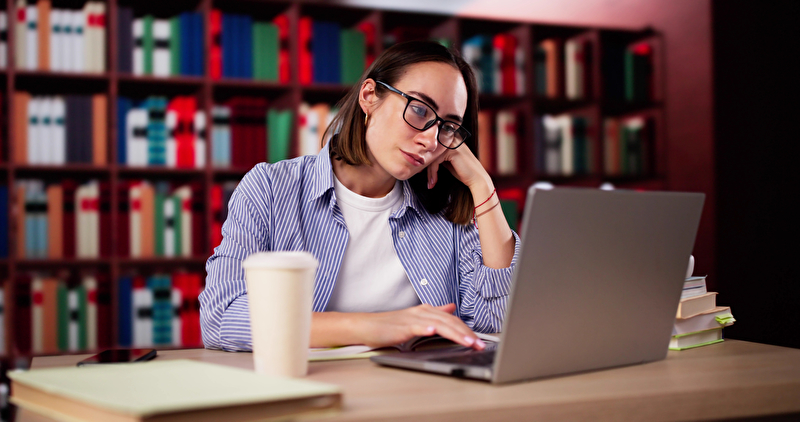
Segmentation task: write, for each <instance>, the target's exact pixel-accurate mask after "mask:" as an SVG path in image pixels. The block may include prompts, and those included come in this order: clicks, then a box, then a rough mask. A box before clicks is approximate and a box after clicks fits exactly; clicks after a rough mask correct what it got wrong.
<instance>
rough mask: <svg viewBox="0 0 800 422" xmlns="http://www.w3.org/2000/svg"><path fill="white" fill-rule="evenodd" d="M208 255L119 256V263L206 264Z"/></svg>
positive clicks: (129, 265)
mask: <svg viewBox="0 0 800 422" xmlns="http://www.w3.org/2000/svg"><path fill="white" fill-rule="evenodd" d="M206 260H208V257H207V256H195V257H190V258H185V257H149V258H119V259H118V263H119V265H120V266H123V267H127V268H130V267H154V269H156V270H157V269H158V267H180V266H201V265H205V263H206Z"/></svg>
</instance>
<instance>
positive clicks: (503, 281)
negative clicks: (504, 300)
mask: <svg viewBox="0 0 800 422" xmlns="http://www.w3.org/2000/svg"><path fill="white" fill-rule="evenodd" d="M511 234H513V235H514V257H513V258H512V259H511V265H510V266H508V267H506V268H490V267H487V266H485V265H483V262H480V263H479V267H478V280H479V283H480V285H479V286H478V291H479V292H480V295H481V297H484V298H487V299H489V298H498V297H505V296H508V295H509V293H511V278H512V276H513V274H514V269H515V268H516V266H517V258H518V257H519V252H520V240H519V236H518V235H517V233H516V232H514V231H513V230H512V231H511ZM481 261H482V258H481Z"/></svg>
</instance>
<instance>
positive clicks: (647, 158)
mask: <svg viewBox="0 0 800 422" xmlns="http://www.w3.org/2000/svg"><path fill="white" fill-rule="evenodd" d="M604 123H605V127H604V130H603V136H604V139H603V148H604V150H605V161H604V167H605V169H604V170H605V173H606V174H608V175H641V174H646V173H648V172H651V171H652V170H653V148H654V142H655V121H654V120H653V119H652V118H649V117H646V116H632V117H626V118H613V117H608V118H606V119H605V122H604Z"/></svg>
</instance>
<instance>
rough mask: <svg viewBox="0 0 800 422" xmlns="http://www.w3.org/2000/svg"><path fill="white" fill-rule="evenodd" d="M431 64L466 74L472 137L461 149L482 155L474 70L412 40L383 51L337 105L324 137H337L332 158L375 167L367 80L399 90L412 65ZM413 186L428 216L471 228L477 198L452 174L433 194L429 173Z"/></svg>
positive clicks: (442, 176)
mask: <svg viewBox="0 0 800 422" xmlns="http://www.w3.org/2000/svg"><path fill="white" fill-rule="evenodd" d="M426 62H438V63H446V64H449V65H451V66H453V68H455V69H458V71H460V72H461V76H463V78H464V82H465V83H466V85H467V110H466V111H465V112H464V118H463V121H462V122H461V124H462V126H464V127H465V128H466V129H467V130H469V132H470V133H471V134H472V135H471V136H470V137H469V138H467V140H466V142H465V143H464V145H462V146H460V147H459V148H469V149H470V150H472V152H473V154H475V155H476V156H477V155H478V136H477V133H478V85H477V82H476V81H475V75H474V74H473V73H472V69H470V67H469V64H467V62H466V61H464V59H462V58H461V56H460V55H459V54H458V52H456V51H453V50H450V49H448V48H446V47H444V46H442V45H441V44H438V43H436V42H432V41H410V42H405V43H399V44H395V45H394V46H392V47H390V48H389V49H387V50H386V51H384V52H383V54H381V55H380V56H379V57H378V58H377V59H375V61H374V62H373V63H372V65H371V66H370V67H369V68H368V69H367V70H366V71H365V72H364V75H363V76H362V77H361V83H359V84H356V85H354V86H353V87H352V88H351V89H350V91H349V92H348V93H347V95H345V97H344V98H342V99H341V100H340V101H339V103H338V104H337V105H336V106H337V107H338V108H339V113H338V114H337V115H336V117H335V118H334V119H333V121H332V122H331V124H330V125H329V126H328V128H327V129H326V130H325V135H324V136H323V137H322V139H327V138H328V136H329V135H332V134H333V133H334V132H336V135H335V136H333V137H332V139H331V145H330V153H331V157H333V158H334V159H337V160H342V161H344V162H345V163H347V164H349V165H352V166H358V165H370V164H371V163H370V161H369V158H368V155H367V142H366V133H367V131H366V127H365V125H364V118H365V115H364V111H363V110H362V109H361V106H360V105H359V102H358V97H359V91H360V90H361V86H362V83H363V81H365V80H366V79H369V78H371V79H373V80H375V81H381V82H385V83H387V84H389V85H394V84H395V83H396V82H397V81H398V80H399V79H400V77H401V75H403V72H404V71H405V70H406V69H407V68H408V67H409V66H411V65H414V64H417V63H426ZM375 92H376V94H377V95H378V97H379V98H381V97H383V96H384V95H386V94H387V93H388V90H387V89H386V88H385V87H384V86H383V85H381V84H375ZM397 118H398V119H399V118H401V116H397ZM409 183H410V184H411V188H412V189H413V190H414V193H415V194H416V195H417V198H419V200H420V202H422V204H423V205H424V206H425V209H426V210H427V211H428V212H429V213H431V214H436V213H438V212H440V211H442V210H445V217H446V218H447V219H448V220H450V221H452V222H454V223H457V224H468V223H469V221H470V219H471V218H472V212H473V202H472V195H471V194H470V191H469V189H468V188H467V186H466V185H464V184H463V183H461V182H460V181H459V180H458V179H456V178H455V177H454V176H453V175H452V173H450V171H448V170H447V169H444V168H443V167H439V178H438V181H437V183H436V186H434V188H433V189H428V181H427V176H426V172H425V171H422V172H420V173H418V174H416V175H414V176H412V177H411V179H410V180H409Z"/></svg>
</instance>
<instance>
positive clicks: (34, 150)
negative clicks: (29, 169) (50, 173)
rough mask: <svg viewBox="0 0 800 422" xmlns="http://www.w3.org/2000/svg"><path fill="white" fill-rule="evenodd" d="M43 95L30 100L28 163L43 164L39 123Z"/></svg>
mask: <svg viewBox="0 0 800 422" xmlns="http://www.w3.org/2000/svg"><path fill="white" fill-rule="evenodd" d="M40 101H41V97H31V100H30V101H28V142H27V143H28V163H30V164H41V163H42V160H41V159H40V155H41V153H42V148H41V146H40V145H39V123H40V119H41V115H40V113H39V103H40Z"/></svg>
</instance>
